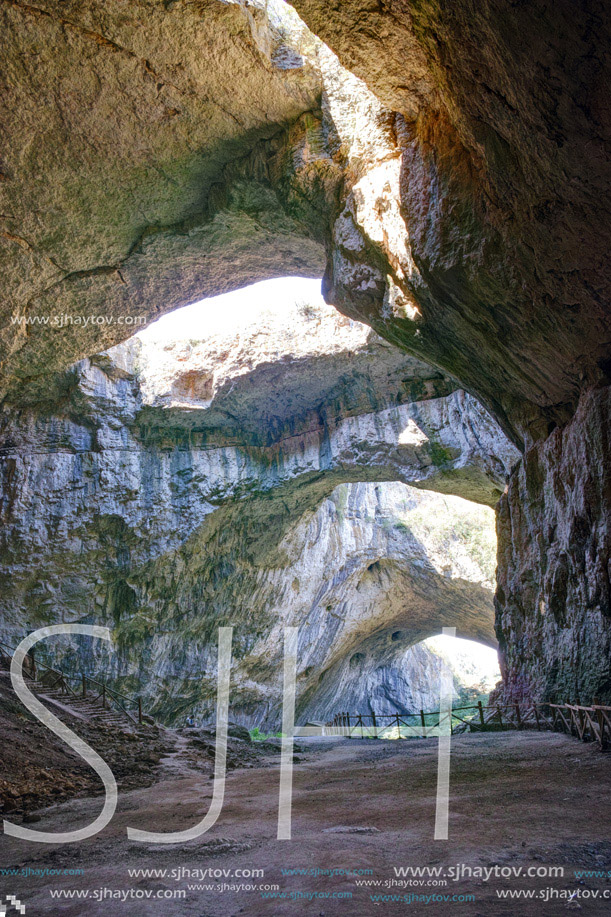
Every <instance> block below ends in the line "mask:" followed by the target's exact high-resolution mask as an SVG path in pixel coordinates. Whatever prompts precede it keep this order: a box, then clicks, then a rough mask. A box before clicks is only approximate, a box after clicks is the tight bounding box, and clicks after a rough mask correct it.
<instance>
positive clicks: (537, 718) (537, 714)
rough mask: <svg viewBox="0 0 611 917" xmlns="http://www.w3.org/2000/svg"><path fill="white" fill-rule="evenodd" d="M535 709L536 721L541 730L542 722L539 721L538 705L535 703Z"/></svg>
mask: <svg viewBox="0 0 611 917" xmlns="http://www.w3.org/2000/svg"><path fill="white" fill-rule="evenodd" d="M533 711H534V714H535V721H536V723H537V729H538V730H539V732H541V723H540V722H539V711H538V710H537V705H536V704H533Z"/></svg>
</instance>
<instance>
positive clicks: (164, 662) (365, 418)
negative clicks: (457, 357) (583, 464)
mask: <svg viewBox="0 0 611 917" xmlns="http://www.w3.org/2000/svg"><path fill="white" fill-rule="evenodd" d="M306 306H307V308H306ZM306 306H304V304H303V303H299V304H297V305H296V306H291V305H290V304H289V305H287V308H286V309H285V310H282V311H280V312H278V313H277V314H276V315H273V314H272V315H270V314H267V317H265V316H264V317H263V318H262V319H261V321H260V323H259V324H257V322H256V321H255V320H254V318H253V321H252V322H251V324H250V326H248V327H244V328H243V329H242V331H240V332H239V333H236V332H235V331H234V329H233V326H232V323H231V321H230V320H229V321H226V322H225V323H224V327H223V323H221V324H220V325H219V327H218V329H217V333H216V334H215V335H212V336H211V337H210V338H209V339H206V340H201V339H194V340H188V339H187V340H185V339H184V338H181V339H178V338H176V339H174V340H169V339H166V337H165V334H164V333H161V339H160V340H156V339H155V337H154V335H153V336H151V335H148V336H147V335H146V334H144V335H142V336H140V337H139V339H138V340H134V341H132V342H129V343H128V344H126V345H121V346H119V347H118V348H116V349H114V350H112V351H107V352H106V353H104V354H100V355H98V356H96V357H94V358H92V359H91V360H86V361H83V362H81V363H80V364H78V365H77V366H75V367H74V368H73V370H72V371H71V372H70V373H68V374H67V375H66V376H65V378H64V380H63V384H62V385H59V386H58V392H59V393H62V396H63V401H61V402H60V401H59V399H57V402H56V403H57V404H58V405H60V404H61V412H58V414H57V415H55V416H53V415H51V416H49V415H41V414H37V413H35V412H33V411H32V410H23V411H22V412H20V413H18V414H15V413H11V414H5V415H3V416H4V420H3V430H2V469H3V487H2V520H3V533H2V541H1V545H2V555H1V556H2V572H3V582H2V585H3V589H2V599H1V601H2V620H3V633H4V635H5V636H6V637H7V638H8V640H9V642H12V643H15V641H16V640H17V638H18V637H20V636H21V635H22V633H23V629H24V627H25V626H27V627H37V626H40V625H42V624H46V623H50V622H55V621H59V620H63V621H71V620H83V618H85V619H86V620H92V621H93V620H95V621H98V622H105V623H108V624H110V625H111V626H112V627H113V629H114V632H115V637H116V641H117V643H116V649H117V652H116V653H115V654H114V655H112V656H110V657H107V655H106V652H105V650H104V649H101V648H95V649H94V650H90V649H88V650H84V649H82V648H81V649H80V650H77V648H76V644H75V645H73V646H72V647H71V649H70V650H69V651H68V652H66V651H65V650H57V652H58V653H59V655H60V656H62V657H63V663H64V664H65V665H67V666H71V667H73V668H74V669H75V670H77V669H78V668H79V666H81V665H84V666H85V667H87V668H95V669H96V670H97V671H99V672H100V673H102V672H106V673H107V674H108V675H110V676H111V677H112V678H114V679H116V680H117V681H118V683H119V684H121V685H123V686H124V687H126V688H128V689H130V690H134V688H136V689H137V690H138V691H143V692H144V693H145V695H146V700H147V704H148V706H149V707H151V708H153V709H154V710H156V711H157V712H158V713H159V714H160V715H162V716H164V717H167V718H169V719H171V718H172V717H176V716H179V715H182V714H183V713H184V712H185V711H186V710H187V709H189V705H191V707H193V708H197V709H198V710H199V711H200V712H201V713H202V715H206V716H207V715H208V714H209V713H210V709H209V704H210V702H211V697H213V682H214V678H213V673H214V666H215V643H216V628H217V626H218V625H219V624H223V623H231V624H234V626H235V628H236V631H235V641H236V647H235V656H236V671H235V692H236V693H235V710H234V712H235V714H236V715H240V716H242V717H243V718H245V721H248V722H261V719H262V717H265V718H266V721H267V722H272V720H273V719H274V717H276V716H277V714H278V705H277V694H276V693H275V692H276V688H277V685H276V680H277V675H278V672H279V671H281V668H282V666H281V658H280V657H279V656H278V648H279V646H280V645H281V639H280V636H279V635H280V634H281V627H282V626H283V625H284V624H295V626H298V627H300V633H301V636H300V640H302V641H304V642H303V643H302V650H301V651H300V659H301V669H300V693H303V694H308V695H309V694H312V692H313V691H314V688H315V685H316V683H317V679H319V678H320V677H321V676H322V674H323V672H325V671H326V670H327V669H329V668H330V667H333V666H334V665H336V663H337V662H338V661H339V660H341V659H342V658H343V657H344V656H345V655H346V654H348V653H351V652H352V650H353V647H355V646H358V645H359V644H360V643H361V642H363V641H364V640H366V639H368V637H369V636H370V635H371V634H373V633H379V632H380V633H381V632H382V631H385V630H387V629H388V628H390V629H391V630H396V629H397V627H398V626H399V625H401V626H403V625H406V626H405V629H404V636H403V637H402V643H403V645H404V646H405V645H411V644H412V643H414V642H418V641H419V640H420V639H422V638H423V637H426V636H429V635H430V634H431V633H434V632H436V631H437V630H439V628H440V627H441V625H442V623H454V624H455V625H456V626H457V627H458V628H459V631H460V630H461V629H462V631H463V632H464V633H465V635H468V636H471V637H474V638H477V639H482V640H486V641H489V642H490V641H493V640H494V635H493V628H492V592H491V590H492V577H493V567H494V537H493V533H492V510H491V509H489V508H488V507H486V506H482V505H477V504H473V503H469V502H467V501H466V500H464V499H458V498H457V497H452V496H448V497H445V496H442V495H439V494H433V493H430V492H429V490H426V491H418V490H414V489H413V488H405V486H404V485H403V484H392V483H388V482H390V481H401V482H406V483H409V484H412V485H413V484H415V485H417V486H418V487H420V488H423V487H426V488H430V489H434V490H438V491H441V492H442V494H443V493H461V494H463V495H464V496H467V497H469V498H474V499H476V500H478V501H479V503H483V504H485V503H488V504H492V505H493V504H494V503H495V501H496V500H497V498H498V495H499V493H500V491H501V489H502V487H503V486H504V481H505V479H506V476H507V474H508V473H509V471H510V468H511V466H512V464H513V463H514V462H515V461H516V460H517V451H516V450H515V449H514V447H513V446H511V444H510V443H509V442H508V441H507V440H506V438H505V437H504V435H503V434H502V432H501V431H500V429H499V428H498V427H497V425H496V424H495V423H494V421H493V420H492V418H490V417H489V416H488V415H487V414H486V412H485V411H484V410H483V409H482V408H481V406H480V405H478V404H477V402H476V401H475V400H474V399H473V398H471V397H470V396H467V395H465V393H464V392H461V391H456V390H455V391H453V390H452V389H453V383H452V382H451V380H449V379H447V378H446V377H444V376H442V375H441V374H440V373H438V372H436V371H435V370H434V369H432V368H431V367H427V366H426V365H425V364H422V363H421V362H420V361H418V360H415V359H414V358H412V357H409V356H406V355H404V354H401V353H400V352H399V351H398V350H396V349H394V348H392V347H391V346H390V345H388V344H387V343H386V342H384V341H383V340H381V339H379V338H378V337H377V335H375V333H374V332H372V331H371V330H370V329H368V328H366V327H365V326H362V325H359V324H358V323H356V322H353V321H350V320H348V319H346V318H343V317H342V316H340V315H339V314H338V313H337V312H335V311H334V310H332V309H330V308H328V307H325V306H320V305H319V304H317V303H316V304H314V305H313V304H312V303H307V304H306ZM308 365H309V366H310V368H312V366H313V365H314V366H317V367H319V372H316V373H314V372H312V371H310V372H308V371H307V366H308ZM204 376H205V378H206V379H207V380H208V381H207V384H206V388H205V390H204V389H203V388H199V389H198V388H197V387H196V386H195V385H194V383H193V380H194V379H195V378H198V379H201V378H203V377H204ZM444 392H447V393H448V394H442V393H444ZM415 399H419V400H415ZM346 481H355V482H357V481H370V482H375V481H378V482H382V483H379V484H374V483H371V484H365V483H359V484H354V485H348V484H345V483H344V484H342V482H346ZM340 484H341V485H342V486H341V487H339V488H338V485H340ZM336 606H337V607H338V608H340V609H344V610H343V611H342V614H341V615H339V614H338V612H337V610H335V609H336ZM342 616H343V619H345V620H343V623H342V624H341V626H340V624H339V622H340V620H341V619H342ZM397 622H399V624H397ZM401 622H403V624H402V623H401ZM408 624H409V626H407V625H408ZM355 651H356V650H355ZM372 658H373V657H372ZM202 679H203V682H202ZM325 684H326V683H325ZM312 696H314V694H313V695H312ZM212 703H213V702H212ZM304 703H305V702H304ZM212 709H213V708H212ZM304 711H307V704H306V706H305V707H304Z"/></svg>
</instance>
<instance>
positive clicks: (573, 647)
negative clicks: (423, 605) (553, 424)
mask: <svg viewBox="0 0 611 917" xmlns="http://www.w3.org/2000/svg"><path fill="white" fill-rule="evenodd" d="M610 419H611V391H610V390H609V388H604V389H598V390H594V391H591V392H588V393H587V394H586V395H584V396H583V397H582V399H581V401H580V404H579V407H578V409H577V412H576V414H575V417H574V418H573V420H572V421H571V423H570V424H568V425H567V426H566V427H565V428H564V429H562V430H555V431H554V432H553V433H552V435H551V436H550V437H549V438H548V439H547V440H545V441H544V442H543V443H539V444H537V445H535V446H533V447H532V448H531V449H529V450H528V451H527V452H526V454H525V455H524V459H523V461H522V462H521V463H520V464H519V466H518V467H517V468H516V469H515V471H514V472H513V474H512V476H511V479H510V483H509V489H508V492H507V494H505V495H504V496H503V497H502V498H501V501H500V504H499V510H498V541H499V567H498V589H497V593H496V609H497V625H496V629H497V635H498V638H499V644H500V648H501V660H502V669H503V673H504V678H505V685H506V687H505V690H506V692H507V694H508V696H510V697H514V696H515V697H518V698H520V697H527V698H528V697H531V698H532V697H534V698H538V699H544V700H551V701H556V702H564V701H567V700H569V701H570V700H571V699H572V700H573V701H574V702H576V701H581V702H583V703H590V702H591V701H592V700H593V698H595V697H598V698H600V699H601V701H602V702H605V703H609V702H610V701H611V589H610V575H611V562H610V553H611V552H610V547H611V531H610V521H611V463H610V462H609V455H610V447H611V421H610Z"/></svg>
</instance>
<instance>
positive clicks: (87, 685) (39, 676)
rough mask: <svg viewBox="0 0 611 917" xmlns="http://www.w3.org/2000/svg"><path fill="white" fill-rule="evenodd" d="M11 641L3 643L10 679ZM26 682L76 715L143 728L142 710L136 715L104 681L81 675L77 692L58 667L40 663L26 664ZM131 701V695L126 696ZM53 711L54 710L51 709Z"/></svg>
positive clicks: (4, 670)
mask: <svg viewBox="0 0 611 917" xmlns="http://www.w3.org/2000/svg"><path fill="white" fill-rule="evenodd" d="M11 649H12V648H11V647H8V646H7V644H2V643H0V677H3V678H7V679H8V678H9V677H10V676H9V672H10V665H11V658H12V652H11ZM23 676H24V679H25V682H26V684H27V686H28V688H29V689H30V691H32V692H33V693H34V694H35V695H36V696H37V697H38V698H39V699H40V700H42V701H43V702H44V701H45V700H50V701H52V702H53V706H57V707H60V708H63V709H64V710H66V711H68V712H69V713H72V714H73V715H74V716H76V717H78V718H80V719H84V720H88V721H91V722H93V723H94V724H95V725H96V726H103V727H105V728H107V729H109V730H121V731H122V732H126V731H129V732H132V731H134V730H135V729H138V728H142V723H141V722H139V721H140V720H141V712H140V709H139V710H138V711H137V712H136V713H135V715H134V716H132V714H131V713H128V712H127V711H126V710H124V709H122V706H121V705H120V703H121V701H120V698H122V695H120V694H118V692H116V691H113V690H112V689H110V688H107V687H106V686H105V685H103V684H102V683H100V682H97V681H94V680H93V679H91V678H88V677H86V676H82V677H81V686H82V687H81V690H80V692H77V691H75V690H74V688H73V687H72V686H71V685H70V683H69V681H68V678H67V677H66V676H65V675H64V674H63V673H62V672H59V671H57V670H56V669H51V668H49V667H48V666H43V665H42V664H38V666H37V667H36V668H35V669H34V671H33V672H30V673H28V672H27V671H26V668H25V666H24V669H23ZM125 700H126V701H129V699H128V698H125ZM51 712H53V711H51Z"/></svg>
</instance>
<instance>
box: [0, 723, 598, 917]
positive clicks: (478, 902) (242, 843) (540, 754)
mask: <svg viewBox="0 0 611 917" xmlns="http://www.w3.org/2000/svg"><path fill="white" fill-rule="evenodd" d="M181 741H182V742H184V743H185V744H184V745H183V747H182V748H181V747H178V749H177V750H176V751H175V752H174V753H173V754H172V755H171V756H169V757H168V758H167V759H165V760H164V762H163V763H162V768H161V771H160V773H159V774H158V779H157V781H156V782H155V784H154V785H152V786H149V787H145V788H140V789H133V790H130V791H127V792H124V793H123V794H122V795H121V797H120V801H119V810H118V812H117V814H116V815H115V818H114V820H113V822H112V824H111V825H110V826H108V827H107V828H106V830H105V831H104V832H102V833H101V834H100V835H98V836H97V837H95V838H93V839H90V840H88V841H86V842H84V843H82V844H79V845H63V846H57V847H54V846H47V845H36V844H32V843H26V842H21V841H16V840H14V839H11V838H8V837H3V838H2V839H0V863H1V864H2V866H4V867H6V866H13V867H15V868H24V867H29V868H30V869H44V868H47V869H48V868H53V869H74V868H82V869H83V870H84V874H83V875H81V876H53V877H52V878H49V877H48V876H47V877H38V876H29V877H28V878H24V877H21V876H20V877H17V876H13V877H10V878H4V879H2V877H0V882H1V883H2V884H3V886H6V889H4V888H3V889H2V891H3V893H4V892H6V893H12V894H14V893H17V894H20V895H21V896H22V899H23V901H24V902H25V903H26V904H27V906H28V911H27V913H28V917H30V914H34V915H41V914H42V915H44V914H53V915H55V914H61V915H65V917H76V915H81V914H85V913H86V914H87V915H92V917H101V915H104V917H114V915H115V914H116V915H119V917H120V915H126V917H149V915H152V917H156V915H159V917H175V915H189V917H190V915H193V917H230V915H240V914H244V915H255V917H258V915H262V917H263V915H272V917H283V915H289V914H299V915H302V914H307V915H313V917H318V915H324V917H335V915H345V917H353V915H377V914H379V913H383V912H387V913H389V914H397V913H403V912H404V911H405V910H406V909H407V910H408V912H409V911H411V912H412V913H415V914H421V913H431V914H454V913H459V914H463V915H468V917H477V915H480V917H484V915H485V917H488V915H493V917H496V915H499V917H501V915H503V917H504V915H515V914H520V915H523V914H525V915H537V917H538V915H541V914H564V913H565V911H566V909H567V901H566V899H565V898H563V899H553V900H550V901H549V902H547V903H546V902H544V901H541V900H537V901H523V900H522V901H517V900H513V901H511V900H510V901H503V900H500V899H499V898H497V897H496V891H497V890H498V889H514V890H517V889H527V890H532V889H534V890H541V889H545V888H550V887H551V888H554V889H556V890H560V891H561V892H562V893H565V892H566V891H568V890H570V891H581V892H582V893H583V892H584V890H585V891H587V890H593V889H599V890H601V891H602V890H603V889H607V890H609V889H611V878H610V879H607V878H586V879H579V878H578V877H576V876H575V874H574V872H575V870H576V869H588V870H611V836H610V833H609V827H608V825H609V816H610V814H611V812H610V806H609V789H610V787H611V769H610V767H609V761H610V758H609V756H608V755H605V754H601V753H600V752H599V751H598V750H597V749H596V748H595V746H593V745H584V744H581V743H580V742H578V741H577V740H576V739H573V738H570V737H567V736H564V735H557V734H552V733H536V732H535V733H533V732H521V733H515V732H512V733H497V734H492V733H491V734H484V735H465V736H458V737H456V738H455V739H454V740H453V743H452V775H451V799H450V830H449V840H448V841H434V840H433V825H434V815H435V788H436V768H437V742H436V740H434V739H430V740H429V739H427V740H410V741H397V742H373V741H359V740H354V741H348V740H343V741H341V742H339V743H331V744H326V745H321V744H320V743H317V744H312V745H311V746H309V747H308V751H307V752H306V754H305V756H302V757H301V760H300V762H299V763H298V764H296V766H295V772H294V802H293V840H292V841H278V840H277V839H276V824H277V802H278V770H277V769H276V768H274V769H273V770H272V769H270V767H269V763H267V766H254V767H249V768H247V769H246V768H244V769H241V768H238V769H236V770H234V771H233V772H232V773H230V774H229V776H228V779H227V786H226V792H225V805H224V808H223V811H222V813H221V816H220V818H219V820H218V822H217V824H216V825H215V826H214V827H213V828H212V830H211V831H210V832H208V834H206V835H204V836H202V837H201V838H199V839H198V840H197V841H193V842H190V843H185V844H180V845H178V846H171V847H165V846H163V847H156V846H153V845H149V844H137V843H134V842H131V841H129V840H128V838H127V835H126V827H127V826H128V825H130V826H132V827H140V828H145V829H148V830H159V831H169V830H178V829H182V828H186V827H188V826H190V825H192V824H193V823H195V822H196V821H198V820H199V819H200V818H201V817H202V815H203V814H204V812H205V811H207V809H208V806H209V801H210V796H211V793H212V784H211V781H210V780H209V779H208V777H207V776H203V775H202V772H201V769H200V768H199V765H197V764H196V763H194V760H193V759H192V754H193V750H192V748H191V750H189V748H187V747H186V741H187V740H186V739H184V738H182V739H181ZM179 744H180V743H179ZM253 753H254V754H259V752H258V751H255V752H253ZM261 754H264V752H261ZM265 755H266V759H267V758H269V755H270V753H269V751H268V752H265ZM272 757H273V760H276V761H277V751H274V753H273V756H272ZM249 763H250V764H252V763H253V762H252V761H251V762H249ZM99 808H100V800H99V798H98V799H75V800H73V801H71V802H69V803H63V804H61V805H55V806H53V807H51V808H50V809H48V810H46V811H45V812H44V813H42V818H41V821H40V824H39V825H37V826H36V827H40V828H44V829H45V830H56V831H58V830H67V829H70V828H74V827H77V826H80V825H83V824H85V823H86V822H87V821H89V820H92V819H93V818H94V817H95V815H96V814H97V812H98V811H99ZM461 863H464V864H466V865H467V866H469V867H471V868H473V867H484V866H486V867H492V866H494V865H499V866H501V867H508V866H510V867H523V868H524V869H525V868H527V867H529V866H534V867H540V866H543V865H545V866H548V865H551V866H561V867H563V868H564V877H562V878H528V879H526V878H512V879H503V878H494V877H493V878H491V879H489V880H488V881H485V880H484V879H482V878H468V877H467V878H462V879H460V880H459V881H456V882H454V881H452V880H450V881H449V882H448V884H447V886H445V887H439V886H438V887H433V888H431V887H425V888H423V887H422V886H420V887H415V886H412V887H409V888H403V889H401V888H398V887H397V886H395V887H393V888H388V887H386V888H382V887H378V888H365V887H363V886H356V885H355V881H356V880H355V878H354V877H347V876H345V875H336V876H333V877H330V876H328V875H319V876H317V877H311V876H305V875H297V876H291V877H286V876H283V875H282V873H281V870H282V869H283V868H284V869H286V868H304V869H313V868H315V867H318V868H320V869H325V870H329V869H340V870H348V869H352V870H354V869H371V870H373V873H372V875H371V876H369V878H370V879H373V880H378V881H380V880H381V881H385V880H393V879H395V878H396V877H395V873H394V870H393V867H395V866H425V865H426V866H435V865H436V866H444V867H445V866H451V865H455V864H461ZM206 867H212V868H215V869H227V870H237V869H263V870H264V872H265V875H264V877H262V878H261V877H260V878H255V879H248V878H236V877H233V878H231V877H230V878H228V877H225V878H214V879H213V878H208V879H197V878H194V877H191V878H189V877H185V876H182V877H181V878H180V879H179V880H176V879H174V878H173V877H172V876H170V875H169V873H168V874H167V875H166V876H165V877H164V876H159V875H158V876H157V877H154V878H151V877H149V878H146V877H133V878H130V877H129V876H128V872H127V870H128V869H133V868H157V869H166V870H172V869H179V868H187V869H195V868H199V869H202V868H206ZM609 876H610V877H611V871H610V872H609ZM359 881H362V880H359ZM197 882H201V883H202V885H203V884H211V885H213V886H214V888H213V889H211V890H206V889H204V888H203V887H202V888H200V889H199V890H197V889H191V890H188V885H189V884H191V885H193V884H194V883H196V884H197ZM219 882H225V883H227V884H229V885H233V886H234V890H231V889H230V890H226V891H224V892H219V891H218V889H217V888H216V885H217V883H219ZM239 884H242V885H246V886H248V885H252V886H257V887H256V888H255V889H254V890H249V889H245V888H242V889H241V890H238V891H236V890H235V886H238V885H239ZM263 885H277V886H279V890H280V891H281V892H288V893H291V892H292V893H294V894H295V896H297V895H300V896H301V897H294V900H291V899H288V898H287V899H284V900H283V899H279V898H275V899H263V898H262V896H261V886H263ZM50 888H52V889H80V890H87V889H89V890H90V891H92V890H95V889H100V888H108V889H121V890H128V889H134V890H135V891H136V892H139V893H142V892H144V891H146V890H152V891H153V892H154V893H155V894H157V893H161V894H163V893H164V889H167V890H175V889H185V890H186V891H187V896H186V898H185V899H183V900H166V899H163V900H153V901H151V900H149V901H138V900H131V901H127V902H125V903H123V902H120V901H118V900H112V899H111V900H104V901H101V902H95V901H92V900H89V901H87V902H86V904H85V902H83V901H82V900H81V901H74V900H73V901H70V900H64V901H61V902H60V901H57V900H53V899H51V897H50V894H49V889H50ZM338 892H342V893H346V892H349V893H351V894H352V898H351V899H345V898H343V899H339V898H335V899H332V898H326V899H324V898H317V899H313V898H312V899H311V900H307V899H306V898H304V897H303V895H310V896H311V895H313V894H314V893H318V894H326V893H331V894H333V893H338ZM407 892H412V893H417V894H428V895H432V894H438V895H439V894H450V895H465V894H473V895H474V896H475V901H474V902H466V903H465V902H439V901H432V902H430V903H425V902H413V903H412V904H410V905H408V904H406V903H399V902H396V903H395V902H390V901H387V902H380V901H378V902H376V901H373V900H372V899H371V894H372V893H373V894H379V893H383V894H390V893H394V894H397V893H398V894H405V893H407ZM568 907H569V908H570V909H572V908H574V909H581V910H582V911H583V912H584V913H587V914H593V915H598V914H603V913H608V912H609V901H607V902H606V903H605V902H602V901H599V902H597V901H593V900H592V899H588V900H585V899H582V904H581V905H580V908H578V905H577V902H576V901H573V902H572V903H570V904H569V905H568Z"/></svg>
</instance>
